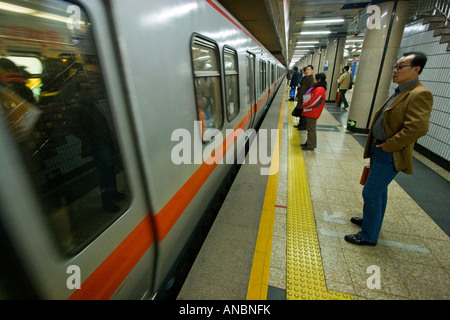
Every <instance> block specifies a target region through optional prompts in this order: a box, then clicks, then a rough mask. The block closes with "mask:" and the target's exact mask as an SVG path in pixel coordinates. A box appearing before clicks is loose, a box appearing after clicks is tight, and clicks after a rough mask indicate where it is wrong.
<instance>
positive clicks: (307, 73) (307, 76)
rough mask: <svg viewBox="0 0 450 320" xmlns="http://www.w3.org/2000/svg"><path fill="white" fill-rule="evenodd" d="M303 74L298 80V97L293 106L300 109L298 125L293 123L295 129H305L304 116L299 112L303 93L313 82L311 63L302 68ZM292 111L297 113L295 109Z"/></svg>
mask: <svg viewBox="0 0 450 320" xmlns="http://www.w3.org/2000/svg"><path fill="white" fill-rule="evenodd" d="M303 73H304V76H303V77H302V78H301V80H300V84H299V89H298V93H297V96H298V99H297V105H296V106H295V109H297V110H300V112H298V113H299V114H300V120H299V122H298V125H294V127H295V128H297V130H306V118H305V117H304V116H303V115H302V114H301V113H302V110H303V109H302V104H303V95H304V94H305V92H306V91H308V90H309V89H310V88H311V87H312V86H313V84H314V76H313V73H314V67H313V66H312V65H308V66H306V67H304V68H303ZM294 113H297V111H294Z"/></svg>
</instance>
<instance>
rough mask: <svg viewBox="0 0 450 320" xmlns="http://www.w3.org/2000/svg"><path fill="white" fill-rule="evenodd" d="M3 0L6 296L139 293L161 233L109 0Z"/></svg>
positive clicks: (0, 134)
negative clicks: (132, 116)
mask: <svg viewBox="0 0 450 320" xmlns="http://www.w3.org/2000/svg"><path fill="white" fill-rule="evenodd" d="M2 3H3V5H2V6H0V12H1V15H2V25H1V26H0V38H1V39H2V42H1V45H0V72H1V73H2V74H1V76H2V77H1V83H0V103H1V105H0V107H1V109H0V150H1V152H0V176H1V178H0V190H1V192H0V233H1V237H0V241H1V243H0V252H1V253H3V252H5V251H6V252H8V260H6V259H3V258H2V259H1V260H0V285H1V286H2V287H1V288H0V297H2V296H3V297H6V298H9V297H12V298H21V297H25V298H29V296H30V295H35V297H37V298H40V299H114V298H116V299H139V298H144V297H146V296H148V295H149V294H150V289H151V285H152V277H153V267H154V259H155V258H154V256H155V248H154V247H155V245H154V234H153V227H152V222H151V219H150V217H149V213H150V212H149V209H148V208H149V206H148V201H147V200H146V196H145V193H144V189H145V188H144V185H143V183H142V181H141V176H142V174H141V172H140V170H139V168H140V166H139V162H138V157H137V150H136V146H135V145H134V143H133V141H135V139H134V137H133V131H132V126H131V124H130V121H129V116H128V113H127V111H126V110H127V107H126V106H127V102H126V100H125V99H124V96H125V94H124V92H123V91H124V89H123V88H124V87H123V84H122V83H121V74H120V72H119V71H118V69H117V65H120V63H118V60H119V59H118V57H117V56H116V54H115V52H116V50H115V48H114V45H113V43H115V42H114V39H112V38H111V35H112V32H111V30H110V29H109V28H110V25H111V24H110V21H109V19H108V15H107V10H106V8H105V7H104V6H105V4H106V2H104V1H101V0H94V1H93V0H90V1H77V4H74V3H71V2H68V1H65V0H46V1H39V0H14V1H8V3H6V2H2ZM12 3H13V4H12ZM2 257H3V255H2ZM24 287H27V290H26V291H25V290H24V291H22V288H24ZM23 292H27V293H29V294H27V295H26V296H23Z"/></svg>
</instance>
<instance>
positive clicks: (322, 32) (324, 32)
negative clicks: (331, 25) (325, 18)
mask: <svg viewBox="0 0 450 320" xmlns="http://www.w3.org/2000/svg"><path fill="white" fill-rule="evenodd" d="M330 33H331V31H302V32H300V34H303V35H308V34H330Z"/></svg>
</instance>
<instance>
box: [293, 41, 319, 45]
mask: <svg viewBox="0 0 450 320" xmlns="http://www.w3.org/2000/svg"><path fill="white" fill-rule="evenodd" d="M310 43H319V41H297V44H310Z"/></svg>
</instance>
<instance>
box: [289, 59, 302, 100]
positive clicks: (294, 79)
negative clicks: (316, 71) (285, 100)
mask: <svg viewBox="0 0 450 320" xmlns="http://www.w3.org/2000/svg"><path fill="white" fill-rule="evenodd" d="M299 83H300V72H298V67H294V74H293V75H292V79H291V83H290V85H289V86H290V87H291V89H297V87H298V84H299ZM289 100H291V101H294V98H290V99H289Z"/></svg>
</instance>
